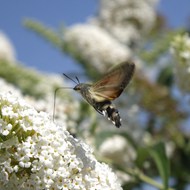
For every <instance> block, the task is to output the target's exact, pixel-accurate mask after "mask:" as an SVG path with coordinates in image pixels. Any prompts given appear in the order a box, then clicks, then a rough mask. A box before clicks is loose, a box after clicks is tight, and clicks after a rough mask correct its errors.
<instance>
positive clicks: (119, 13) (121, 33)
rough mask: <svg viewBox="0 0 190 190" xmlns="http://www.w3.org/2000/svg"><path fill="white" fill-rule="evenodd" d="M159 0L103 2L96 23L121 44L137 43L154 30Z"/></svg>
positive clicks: (103, 0) (110, 0)
mask: <svg viewBox="0 0 190 190" xmlns="http://www.w3.org/2000/svg"><path fill="white" fill-rule="evenodd" d="M157 1H158V0H149V1H147V0H101V1H100V8H99V11H98V17H97V18H95V19H94V21H95V23H96V24H98V25H100V26H101V27H103V28H105V29H106V30H107V31H108V32H110V33H111V34H112V35H113V36H114V37H115V38H117V39H118V40H119V41H120V42H122V43H125V44H128V45H131V43H137V41H138V40H139V39H140V38H141V35H142V34H143V33H145V32H148V31H150V30H151V29H152V27H153V25H154V23H155V20H156V11H155V6H156V4H157Z"/></svg>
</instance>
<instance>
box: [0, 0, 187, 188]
mask: <svg viewBox="0 0 190 190" xmlns="http://www.w3.org/2000/svg"><path fill="white" fill-rule="evenodd" d="M114 2H116V3H115V4H114V3H111V4H110V5H109V6H108V4H109V2H107V1H104V0H102V1H100V7H99V12H98V14H97V15H95V16H94V17H93V18H91V19H90V20H89V21H88V22H86V23H83V24H78V25H74V26H72V27H67V26H63V25H62V26H61V27H60V28H58V29H55V28H54V29H53V28H50V27H48V26H46V25H45V24H43V23H41V22H40V21H37V20H33V19H25V20H24V22H23V23H24V27H26V28H27V29H28V30H30V31H32V32H35V33H36V34H37V35H39V37H41V38H43V39H45V40H46V41H47V42H49V43H50V44H51V45H52V46H54V47H55V48H57V50H58V51H61V52H63V56H64V54H67V55H69V56H71V57H72V58H73V59H74V60H75V62H76V63H78V64H80V65H81V67H82V68H83V70H84V73H85V77H84V78H85V79H86V78H87V79H88V81H95V80H97V79H98V78H100V76H101V75H102V74H103V73H105V72H106V71H107V69H108V68H110V67H111V66H112V65H114V64H119V63H120V62H122V61H126V60H133V61H134V62H135V64H136V72H135V75H134V77H133V79H132V81H131V83H130V85H129V86H128V87H127V90H126V91H124V92H123V94H122V95H121V97H120V98H118V99H117V100H116V101H115V104H116V105H117V107H118V108H119V110H120V112H121V116H122V119H123V121H122V127H121V128H119V129H116V128H115V126H113V125H112V124H111V122H109V121H107V120H106V119H105V118H103V117H102V116H100V115H98V113H96V112H95V110H94V109H93V108H91V107H90V106H89V105H88V104H87V103H86V102H84V100H82V99H81V98H78V96H76V95H75V93H74V92H73V91H66V90H64V91H59V93H58V94H57V97H56V109H55V113H56V115H55V118H54V119H55V122H58V123H60V124H61V121H62V120H66V121H67V130H68V131H70V133H71V134H72V135H73V136H75V137H76V138H78V139H82V140H83V141H85V142H86V143H87V144H89V145H90V146H92V147H93V149H94V153H95V155H96V157H97V158H98V159H99V160H100V161H104V162H106V163H108V164H109V165H110V166H111V167H112V168H113V169H114V170H115V172H116V174H117V175H118V178H119V179H120V181H121V183H122V185H123V189H126V190H127V189H128V190H129V189H132V190H137V189H145V187H146V189H149V188H150V187H148V186H146V185H145V184H149V185H150V186H153V187H154V188H155V189H165V190H166V189H177V190H183V189H184V190H185V189H187V187H188V185H190V184H189V183H190V138H189V136H190V128H189V127H190V109H189V107H190V106H189V105H190V102H189V101H190V98H189V91H190V85H189V84H190V37H189V34H188V31H189V28H183V29H177V30H173V29H171V28H169V26H168V25H167V21H166V20H165V18H164V16H163V15H160V14H158V13H157V12H156V9H155V5H156V1H153V0H152V1H145V0H144V1H142V2H141V3H140V5H141V6H140V5H139V4H138V3H139V1H132V0H128V1H126V2H125V3H123V4H122V2H120V1H116V0H115V1H114ZM137 4H138V5H139V6H136V5H137ZM126 10H127V11H128V12H127V11H126ZM126 12H127V13H126ZM137 12H138V13H139V14H137ZM144 12H146V13H147V15H144ZM104 13H107V16H105V14H104ZM44 56H45V55H44ZM0 64H1V69H0V77H1V78H2V80H4V81H6V82H7V83H9V84H12V85H13V86H15V87H16V88H18V89H20V91H21V94H22V95H23V96H24V97H30V98H28V99H29V101H31V100H32V103H33V104H34V105H35V106H36V109H38V110H39V111H40V110H43V111H47V112H49V114H50V115H51V114H52V110H53V107H52V106H53V93H54V90H55V89H56V88H58V87H61V86H70V85H75V84H72V83H70V82H71V81H66V80H65V79H62V78H61V76H58V75H56V74H47V73H46V74H45V73H40V72H39V71H35V70H32V69H30V68H26V67H24V66H23V65H21V64H20V63H18V62H16V61H10V60H6V58H1V61H0ZM63 67H66V65H64V63H63ZM75 76H81V73H76V74H75V75H72V76H70V77H75ZM62 80H63V81H64V82H62ZM39 105H40V106H39ZM154 188H153V189H154Z"/></svg>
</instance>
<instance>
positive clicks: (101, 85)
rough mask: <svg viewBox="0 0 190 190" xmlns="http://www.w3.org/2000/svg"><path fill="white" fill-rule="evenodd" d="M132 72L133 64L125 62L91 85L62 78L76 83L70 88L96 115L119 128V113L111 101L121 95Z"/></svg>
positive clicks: (133, 69)
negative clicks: (106, 118) (102, 116)
mask: <svg viewBox="0 0 190 190" xmlns="http://www.w3.org/2000/svg"><path fill="white" fill-rule="evenodd" d="M134 71H135V64H134V63H133V62H129V61H126V62H123V63H121V64H119V65H117V66H116V67H114V68H113V69H111V70H110V71H109V72H108V73H107V74H105V75H104V76H103V77H102V78H101V79H100V80H98V81H97V82H95V83H93V84H86V83H80V81H79V79H78V78H77V77H76V80H77V82H76V81H75V80H73V79H71V78H70V77H68V76H67V75H66V74H64V76H66V77H67V78H69V79H70V80H72V81H73V82H75V83H76V86H75V87H74V88H72V89H73V90H75V91H77V92H79V93H80V94H81V95H82V97H83V98H84V99H85V100H86V101H87V102H88V103H89V104H90V105H91V106H93V107H94V109H95V110H96V111H97V112H98V113H100V114H102V115H104V116H107V117H108V120H111V121H112V123H113V124H114V125H115V126H116V127H118V128H119V127H120V126H121V117H120V115H119V111H118V110H117V109H116V107H115V106H114V105H113V104H112V100H114V99H116V98H118V97H119V96H120V95H121V93H122V92H123V90H124V89H125V87H126V86H127V85H128V83H129V82H130V80H131V78H132V76H133V73H134ZM61 88H70V87H61ZM61 88H58V89H61ZM58 89H57V90H58ZM70 89H71V88H70ZM56 92H57V91H55V94H54V113H53V118H54V115H55V96H56Z"/></svg>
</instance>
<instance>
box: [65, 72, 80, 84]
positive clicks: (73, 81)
mask: <svg viewBox="0 0 190 190" xmlns="http://www.w3.org/2000/svg"><path fill="white" fill-rule="evenodd" d="M63 75H64V76H65V77H67V78H68V79H69V80H71V81H73V82H74V83H75V84H78V83H77V82H78V80H77V82H76V81H75V80H73V79H72V78H70V77H69V76H67V75H66V74H65V73H63Z"/></svg>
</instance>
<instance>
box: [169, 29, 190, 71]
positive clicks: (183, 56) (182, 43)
mask: <svg viewBox="0 0 190 190" xmlns="http://www.w3.org/2000/svg"><path fill="white" fill-rule="evenodd" d="M171 53H172V54H173V55H175V56H176V55H177V56H178V59H179V60H184V61H189V65H188V68H187V70H188V71H189V72H190V37H189V35H188V34H187V33H185V34H183V35H181V34H178V35H176V36H175V38H174V39H173V41H172V43H171Z"/></svg>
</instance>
